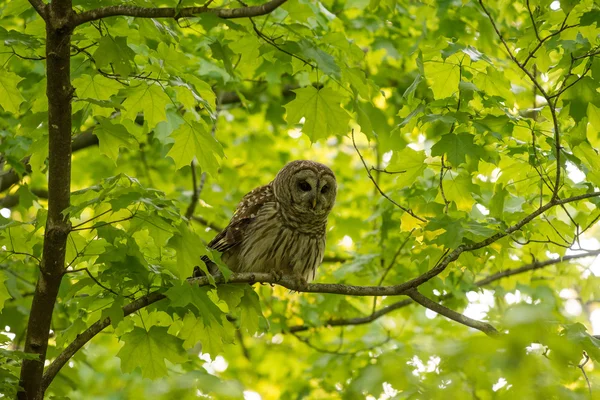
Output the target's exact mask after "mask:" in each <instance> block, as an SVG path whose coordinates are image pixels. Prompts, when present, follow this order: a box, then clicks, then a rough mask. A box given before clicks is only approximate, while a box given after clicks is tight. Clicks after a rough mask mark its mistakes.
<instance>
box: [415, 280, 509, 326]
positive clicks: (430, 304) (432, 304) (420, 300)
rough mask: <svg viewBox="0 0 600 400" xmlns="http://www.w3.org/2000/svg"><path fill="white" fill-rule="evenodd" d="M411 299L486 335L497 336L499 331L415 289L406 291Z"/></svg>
mask: <svg viewBox="0 0 600 400" xmlns="http://www.w3.org/2000/svg"><path fill="white" fill-rule="evenodd" d="M406 294H407V295H408V296H409V297H410V298H411V299H413V300H414V301H415V303H419V304H420V305H422V306H423V307H425V308H428V309H430V310H432V311H435V312H436V313H438V314H441V315H443V316H444V317H446V318H448V319H451V320H453V321H456V322H458V323H459V324H463V325H466V326H468V327H470V328H474V329H477V330H479V331H481V332H483V333H485V334H486V335H488V336H497V335H499V332H498V331H497V330H496V328H494V327H493V326H492V325H490V324H488V323H486V322H481V321H477V320H474V319H472V318H469V317H467V316H465V315H463V314H460V313H457V312H456V311H453V310H451V309H449V308H446V307H444V306H443V305H441V304H439V303H436V302H435V301H433V300H431V299H429V298H427V297H425V296H423V295H422V294H421V293H419V291H418V290H417V289H411V290H409V291H408V292H407V293H406Z"/></svg>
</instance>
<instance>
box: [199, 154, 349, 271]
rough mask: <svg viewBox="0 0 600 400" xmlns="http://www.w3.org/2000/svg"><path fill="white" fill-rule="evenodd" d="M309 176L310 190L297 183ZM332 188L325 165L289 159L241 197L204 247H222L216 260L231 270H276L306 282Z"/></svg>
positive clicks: (318, 252) (319, 248) (319, 250)
mask: <svg viewBox="0 0 600 400" xmlns="http://www.w3.org/2000/svg"><path fill="white" fill-rule="evenodd" d="M309 181H310V182H311V183H309V184H308V185H309V187H310V192H309V191H307V190H305V189H306V187H305V189H303V190H300V189H299V188H298V187H297V186H298V182H309ZM325 186H327V188H326V187H325ZM325 189H327V190H325ZM336 191H337V184H336V182H335V175H334V174H333V172H332V171H331V170H330V169H329V168H328V167H326V166H325V165H323V164H319V163H316V162H313V161H308V160H299V161H293V162H291V163H289V164H287V165H286V166H285V167H284V168H282V170H281V171H280V172H279V173H278V174H277V176H276V177H275V179H274V180H273V181H272V182H270V183H269V184H267V185H264V186H261V187H258V188H256V189H254V190H252V191H251V192H250V193H248V194H246V195H245V196H244V197H243V199H242V200H241V201H240V203H239V204H238V206H237V209H236V211H235V213H234V214H233V216H232V218H231V221H230V222H229V224H228V225H227V227H226V228H225V229H224V230H223V231H222V232H220V233H219V234H218V235H217V236H215V238H214V239H213V240H212V241H211V242H210V243H209V244H208V247H210V248H212V249H215V250H218V251H220V252H222V253H223V255H222V257H221V259H222V261H223V262H224V263H225V264H226V265H227V266H228V267H229V268H230V269H231V270H232V271H235V272H273V271H277V272H279V273H281V274H282V275H293V276H300V277H302V278H304V279H305V280H306V281H310V280H312V279H314V277H315V273H316V270H317V268H318V266H319V265H320V264H321V262H322V260H323V254H324V251H325V236H326V226H327V216H328V215H329V212H330V211H331V208H332V207H333V204H334V202H335V196H336ZM312 192H314V193H312ZM311 196H312V197H311ZM315 196H316V198H315ZM311 205H312V206H311ZM317 205H318V206H317Z"/></svg>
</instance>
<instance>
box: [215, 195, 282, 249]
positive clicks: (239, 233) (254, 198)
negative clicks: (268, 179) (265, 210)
mask: <svg viewBox="0 0 600 400" xmlns="http://www.w3.org/2000/svg"><path fill="white" fill-rule="evenodd" d="M273 201H275V196H274V195H273V187H272V185H271V183H269V184H267V185H265V186H260V187H257V188H256V189H254V190H253V191H251V192H250V193H248V194H247V195H245V196H244V198H242V200H241V201H240V203H239V204H238V206H237V209H236V210H235V213H234V214H233V216H232V217H231V221H229V225H227V227H226V228H225V229H223V230H222V231H221V232H220V233H219V234H218V235H217V236H215V237H214V239H213V240H211V241H210V243H208V247H209V248H211V249H215V250H218V251H220V252H224V251H226V250H228V249H230V248H232V247H233V246H235V245H237V244H239V243H240V242H241V241H242V239H243V237H244V231H245V228H246V227H247V226H248V224H250V222H252V221H253V220H254V219H255V218H256V216H257V215H258V212H259V211H260V209H261V207H262V206H263V205H264V204H266V203H269V202H273Z"/></svg>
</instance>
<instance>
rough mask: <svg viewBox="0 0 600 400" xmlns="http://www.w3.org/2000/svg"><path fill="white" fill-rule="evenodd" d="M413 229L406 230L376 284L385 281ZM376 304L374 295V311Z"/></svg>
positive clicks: (378, 284)
mask: <svg viewBox="0 0 600 400" xmlns="http://www.w3.org/2000/svg"><path fill="white" fill-rule="evenodd" d="M415 229H416V228H412V229H411V230H410V232H408V235H407V236H406V238H405V239H404V240H403V241H402V244H400V246H399V247H398V250H396V252H395V253H394V256H393V257H392V260H391V261H390V262H389V264H388V266H387V268H386V269H385V271H384V272H383V275H381V278H380V279H379V282H378V283H377V286H381V285H382V284H383V281H385V278H386V277H387V275H388V273H389V272H390V271H391V269H392V268H393V267H394V265H396V260H397V259H398V256H399V255H400V253H401V252H402V249H404V246H406V243H408V241H409V239H410V237H411V236H412V234H413V232H414V231H415ZM376 306H377V297H374V298H373V312H374V311H375V307H376Z"/></svg>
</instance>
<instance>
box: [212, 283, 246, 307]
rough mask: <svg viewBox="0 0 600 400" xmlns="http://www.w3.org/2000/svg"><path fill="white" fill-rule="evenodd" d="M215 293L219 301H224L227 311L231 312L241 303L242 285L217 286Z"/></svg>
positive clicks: (242, 295)
mask: <svg viewBox="0 0 600 400" xmlns="http://www.w3.org/2000/svg"><path fill="white" fill-rule="evenodd" d="M217 293H218V295H219V299H221V300H224V301H225V303H227V307H228V308H229V310H230V311H232V310H235V308H236V307H237V306H238V305H239V304H240V302H241V301H242V297H244V285H219V286H218V287H217Z"/></svg>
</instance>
